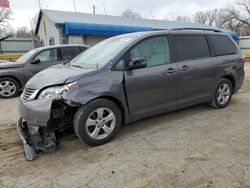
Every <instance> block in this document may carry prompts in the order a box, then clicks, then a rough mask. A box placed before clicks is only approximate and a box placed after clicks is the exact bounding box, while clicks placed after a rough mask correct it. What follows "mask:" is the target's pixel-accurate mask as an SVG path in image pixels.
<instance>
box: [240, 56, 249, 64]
mask: <svg viewBox="0 0 250 188" xmlns="http://www.w3.org/2000/svg"><path fill="white" fill-rule="evenodd" d="M246 61H247V58H246V56H245V54H242V55H241V57H240V62H241V63H246Z"/></svg>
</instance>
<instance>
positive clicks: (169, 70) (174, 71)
mask: <svg viewBox="0 0 250 188" xmlns="http://www.w3.org/2000/svg"><path fill="white" fill-rule="evenodd" d="M165 73H167V74H174V73H176V69H174V68H169V69H167V70H166V71H165Z"/></svg>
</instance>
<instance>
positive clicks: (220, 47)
mask: <svg viewBox="0 0 250 188" xmlns="http://www.w3.org/2000/svg"><path fill="white" fill-rule="evenodd" d="M209 37H210V39H211V41H212V45H213V47H214V50H215V54H216V55H217V56H221V55H228V54H236V53H237V48H236V46H235V44H234V43H233V41H232V40H231V39H230V38H229V37H228V36H224V35H209Z"/></svg>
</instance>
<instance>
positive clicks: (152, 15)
mask: <svg viewBox="0 0 250 188" xmlns="http://www.w3.org/2000/svg"><path fill="white" fill-rule="evenodd" d="M149 12H150V14H151V16H152V18H153V20H155V17H154V15H153V13H152V11H151V10H149Z"/></svg>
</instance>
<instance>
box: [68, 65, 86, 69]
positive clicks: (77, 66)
mask: <svg viewBox="0 0 250 188" xmlns="http://www.w3.org/2000/svg"><path fill="white" fill-rule="evenodd" d="M70 66H71V67H76V68H79V69H83V67H81V66H79V65H70Z"/></svg>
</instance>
